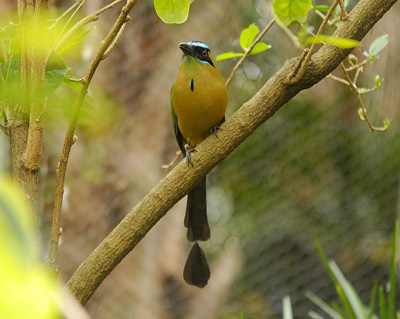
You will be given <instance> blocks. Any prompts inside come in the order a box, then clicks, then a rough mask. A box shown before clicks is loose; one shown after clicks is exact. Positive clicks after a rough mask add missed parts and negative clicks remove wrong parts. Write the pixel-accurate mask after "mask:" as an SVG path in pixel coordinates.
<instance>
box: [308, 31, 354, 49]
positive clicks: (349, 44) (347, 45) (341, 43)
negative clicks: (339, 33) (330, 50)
mask: <svg viewBox="0 0 400 319" xmlns="http://www.w3.org/2000/svg"><path fill="white" fill-rule="evenodd" d="M326 42H329V43H332V44H334V45H336V46H337V47H338V48H341V49H351V48H355V47H356V46H358V45H359V44H360V42H359V41H357V40H353V39H345V38H335V37H331V36H329V35H324V34H321V35H317V36H314V37H308V38H307V39H306V40H305V43H306V44H310V43H326Z"/></svg>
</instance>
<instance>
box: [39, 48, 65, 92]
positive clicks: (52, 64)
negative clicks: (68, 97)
mask: <svg viewBox="0 0 400 319" xmlns="http://www.w3.org/2000/svg"><path fill="white" fill-rule="evenodd" d="M67 71H68V69H67V65H66V64H65V61H64V59H63V58H62V56H61V55H60V54H59V53H57V52H53V53H52V54H51V56H50V58H49V61H48V63H47V66H46V80H45V89H46V96H48V95H50V94H51V93H53V92H54V91H55V90H56V89H57V88H58V87H59V86H60V85H61V83H62V81H63V79H64V75H65V74H66V73H67Z"/></svg>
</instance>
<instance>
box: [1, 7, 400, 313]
mask: <svg viewBox="0 0 400 319" xmlns="http://www.w3.org/2000/svg"><path fill="white" fill-rule="evenodd" d="M1 1H2V7H3V8H6V9H10V10H12V9H13V8H14V7H15V5H16V4H15V3H14V1H11V0H1ZM105 3H106V2H105V1H88V2H87V4H86V5H85V7H84V8H85V14H89V13H92V12H94V11H96V10H98V9H99V8H100V7H101V6H102V5H104V4H105ZM356 3H357V1H354V0H353V1H350V5H349V6H350V8H351V7H353V6H354V5H355V4H356ZM71 4H72V1H58V0H57V1H55V2H53V8H55V7H57V8H58V9H59V10H63V9H65V8H67V7H69V6H70V5H71ZM313 4H314V5H317V4H318V5H321V4H326V5H330V4H331V1H325V0H319V1H313ZM52 10H53V11H52V12H51V14H52V15H53V16H57V14H58V15H59V13H57V12H56V11H55V9H52ZM82 14H83V13H82ZM399 14H400V8H399V5H395V6H394V7H393V8H392V10H391V11H390V12H389V13H388V14H387V15H385V16H384V18H383V20H382V21H380V22H379V23H378V24H377V25H376V26H375V27H374V28H373V30H372V31H371V32H370V33H369V35H368V36H367V37H366V38H364V39H363V41H362V46H361V49H368V47H369V45H370V44H371V43H372V41H373V40H374V39H376V38H377V37H379V36H381V35H383V34H389V36H390V42H389V45H388V47H387V48H386V49H384V50H383V51H382V52H381V54H380V57H379V59H377V60H375V61H374V62H373V63H371V64H368V65H367V66H366V67H365V68H364V72H363V73H362V74H361V75H360V80H359V82H358V84H359V86H361V87H368V88H372V87H374V85H375V80H374V79H375V75H376V74H379V75H380V76H381V78H382V79H383V84H382V87H381V88H379V89H378V90H377V91H375V92H374V93H371V94H368V95H364V96H363V98H364V103H365V106H366V108H367V110H368V113H367V114H368V117H369V119H370V120H371V122H372V123H373V124H374V125H376V126H383V120H386V119H391V120H392V123H391V126H390V128H389V130H388V131H387V132H385V133H380V132H375V133H371V131H370V129H369V127H368V125H367V124H366V122H363V121H361V120H360V118H359V116H358V113H357V110H358V105H357V97H356V96H355V95H354V94H353V93H352V92H351V90H350V89H349V87H347V86H345V85H344V84H342V83H339V82H336V81H334V80H332V79H325V80H324V81H322V82H321V83H319V84H317V85H315V86H314V87H313V88H311V89H309V90H307V91H305V92H302V93H300V94H299V95H298V96H296V97H295V98H294V99H293V100H292V101H290V102H289V103H288V104H287V105H285V106H284V107H283V108H282V109H281V110H279V111H278V112H277V113H276V114H275V115H274V116H273V117H272V118H271V119H270V120H268V121H267V122H266V123H265V124H264V125H262V126H261V127H260V128H259V129H258V130H257V131H256V132H255V133H254V134H253V135H252V136H251V137H250V138H248V139H247V140H246V141H245V142H244V143H242V144H241V145H240V146H239V147H238V148H237V149H236V150H235V151H234V152H233V153H232V154H231V155H230V156H229V157H228V158H227V159H226V160H224V161H223V162H222V163H221V164H220V165H219V166H218V167H217V168H216V169H214V171H213V172H212V173H211V174H210V175H209V177H208V199H207V200H208V203H207V204H208V212H209V220H210V223H211V224H210V226H211V232H212V236H211V240H210V241H209V242H207V243H204V244H202V247H203V249H204V250H205V252H206V255H207V256H208V259H209V262H210V266H211V279H210V281H209V284H208V286H207V287H206V288H204V289H197V288H194V287H191V286H188V285H186V284H185V283H184V281H183V278H182V272H183V266H184V263H185V260H186V257H187V254H188V252H189V249H190V245H189V244H188V243H187V241H186V238H185V236H186V231H185V228H184V226H183V216H184V210H185V205H186V198H185V199H183V200H182V201H181V202H179V203H178V204H177V205H175V207H174V208H173V209H172V210H171V211H170V212H169V213H168V214H167V215H166V216H165V218H163V219H162V220H161V221H160V222H159V223H158V224H157V225H156V226H155V227H154V228H153V229H152V230H151V231H150V233H149V234H148V235H147V236H146V237H145V238H144V239H143V240H142V241H141V242H140V243H139V245H138V246H137V247H136V248H135V249H134V250H133V251H132V252H131V253H130V254H129V255H128V256H127V258H125V259H124V260H123V261H122V262H121V264H120V265H118V266H117V268H116V269H115V270H114V271H113V272H112V273H111V275H110V276H109V277H108V278H107V279H106V280H105V281H104V282H103V284H102V285H101V286H100V288H99V289H98V290H97V291H96V293H95V294H94V296H93V297H92V298H91V300H90V301H89V302H88V304H87V309H88V311H89V313H90V315H91V316H92V318H97V319H108V318H110V319H111V318H121V319H123V318H144V319H146V318H149V319H152V318H159V319H181V318H182V319H184V318H210V319H211V318H222V319H228V318H229V319H231V318H232V319H233V318H251V319H257V318H281V317H282V298H283V296H284V295H285V294H289V295H290V297H291V300H292V305H293V312H294V315H295V317H296V318H305V317H306V314H307V311H308V310H310V309H313V310H316V309H315V308H316V306H315V305H313V304H312V303H311V302H310V301H309V300H308V299H307V298H306V297H305V293H306V292H307V291H312V292H314V293H315V294H317V295H318V296H319V297H321V298H322V299H324V300H325V301H335V290H334V287H333V285H332V284H331V282H330V280H329V277H328V275H327V274H326V272H325V271H324V268H323V266H322V263H321V261H320V260H319V258H318V255H317V253H316V250H315V244H316V243H317V242H318V243H320V244H321V246H322V247H323V249H324V251H325V253H326V254H327V255H328V256H329V257H330V258H333V259H334V260H335V261H336V262H337V264H338V265H339V267H340V268H341V269H342V271H343V272H344V274H345V276H346V277H347V278H348V279H349V280H350V281H351V282H352V283H353V284H354V286H355V288H356V290H357V291H358V292H359V293H360V295H361V297H362V298H363V300H364V301H365V302H367V301H368V298H369V294H370V291H371V287H372V284H373V282H374V281H378V282H379V283H381V284H383V285H385V284H386V283H387V281H388V273H389V260H390V247H391V239H392V235H393V228H394V223H395V220H396V219H398V218H399V204H400V196H399V195H400V191H399V177H400V174H399V173H400V171H399V169H400V143H399V141H400V140H399V138H400V125H399V119H400V112H399V108H398V101H399V100H400V90H399V89H398V86H399V77H398V71H397V70H399V68H400V59H399V57H398V52H399V51H400V44H399V41H397V39H399V36H400V35H399V30H400V21H399V19H397V17H398V16H399ZM117 15H118V8H115V9H114V10H111V11H110V12H107V13H105V14H103V15H102V16H101V17H100V20H99V21H98V22H96V23H94V24H93V25H90V26H89V27H93V26H94V27H95V28H94V29H93V30H91V31H90V33H89V34H88V36H87V37H86V39H85V40H84V41H83V43H82V44H81V45H80V47H79V48H78V49H76V50H74V51H71V52H70V53H69V54H67V56H65V59H66V61H67V64H68V66H69V67H71V70H70V71H69V73H68V74H69V75H73V76H78V77H81V76H83V75H84V73H85V72H86V69H87V66H88V63H89V62H90V59H91V58H92V56H93V54H94V52H95V51H96V50H97V47H98V45H99V43H100V41H101V40H102V39H103V37H104V36H105V34H106V32H108V30H109V28H110V27H111V25H112V24H113V21H114V20H115V18H116V16H117ZM130 16H131V21H130V22H129V23H128V25H127V27H126V29H125V32H124V34H123V36H122V38H121V39H120V41H119V43H118V45H117V47H116V48H115V50H114V51H113V52H112V54H111V55H110V56H109V58H107V59H106V60H105V61H104V62H103V63H101V65H100V67H99V69H98V71H97V72H96V74H95V77H94V80H93V84H92V85H91V88H90V92H89V95H88V97H87V99H86V102H85V106H84V108H83V109H82V113H81V117H80V121H79V125H78V129H77V132H76V134H77V136H78V142H77V143H75V144H74V146H73V148H72V152H71V157H70V163H69V166H68V170H67V181H66V192H65V201H64V207H63V220H62V227H63V234H62V237H61V247H60V256H59V265H60V269H61V277H62V279H63V280H65V281H67V280H68V279H69V277H70V276H71V275H72V274H73V272H74V271H75V270H76V268H77V267H78V265H79V264H80V263H81V262H82V261H83V260H84V259H85V258H86V257H87V256H88V255H89V254H90V253H91V252H92V251H93V249H95V248H96V246H97V245H98V244H99V243H100V242H101V241H102V240H103V238H104V237H105V236H106V235H107V234H108V233H109V232H110V231H111V230H112V229H113V228H114V227H115V226H116V225H117V224H118V222H119V221H120V220H121V219H122V218H123V217H124V216H125V215H126V214H127V213H128V212H129V210H130V209H131V208H132V207H133V206H134V205H135V204H136V203H138V202H139V201H140V199H141V198H142V197H143V196H144V195H145V194H147V192H148V191H149V190H150V189H151V188H152V187H153V186H154V185H156V184H157V182H158V181H159V180H160V179H161V178H162V177H163V176H165V174H166V173H167V172H166V171H164V170H163V169H162V168H161V166H162V165H163V164H166V163H169V162H170V161H171V160H172V159H173V158H174V156H175V152H176V151H177V150H178V147H177V145H176V141H175V137H174V135H173V129H172V123H171V117H170V105H169V93H170V88H171V86H172V84H173V82H174V80H175V78H176V75H177V73H178V70H179V67H180V64H181V57H182V52H181V51H180V50H179V48H178V43H179V42H183V41H190V40H199V41H203V42H205V43H207V44H208V45H209V46H210V47H211V51H212V53H213V56H214V57H215V56H217V55H218V54H220V53H223V52H227V51H234V52H240V46H239V42H238V38H239V35H240V32H241V30H242V29H244V28H246V27H247V26H248V25H249V24H251V23H255V24H256V25H257V26H258V27H259V28H260V29H261V30H262V29H263V28H264V27H265V26H266V25H267V24H268V23H269V21H270V20H271V14H270V12H269V11H268V9H267V5H266V3H265V1H264V0H250V1H242V0H218V1H211V0H197V1H194V2H193V4H192V6H191V9H190V14H189V19H188V21H187V22H186V23H184V24H182V25H166V24H164V23H163V22H162V21H161V20H160V19H159V18H158V17H157V15H156V14H155V10H154V7H153V1H150V0H139V1H138V3H137V5H136V6H135V7H134V9H133V11H132V13H131V15H130ZM2 22H3V21H2ZM6 22H7V21H6ZM308 23H309V25H311V26H314V29H315V28H317V27H318V26H319V24H320V23H321V18H319V17H318V16H317V15H315V14H313V13H310V14H309V21H308ZM291 30H292V31H293V32H294V33H297V32H298V31H299V28H298V27H296V26H294V27H291ZM332 30H333V29H328V30H327V33H329V32H332ZM263 41H265V42H267V43H268V44H270V45H272V49H271V50H269V51H267V52H264V53H261V54H259V55H255V56H251V57H250V58H248V59H247V61H246V62H245V63H244V65H243V66H242V67H241V68H240V69H239V71H238V72H237V74H236V75H235V77H234V79H233V81H232V83H231V84H230V86H229V88H228V94H229V104H228V111H227V119H229V117H230V116H231V115H232V114H233V113H234V112H235V111H236V110H237V109H238V108H239V107H240V106H241V105H242V104H243V103H244V102H246V101H247V100H248V99H249V98H250V97H251V96H252V95H254V94H255V93H256V92H257V91H258V90H259V89H260V88H261V87H262V85H263V84H264V83H265V82H266V80H267V79H268V78H269V77H270V76H271V75H272V74H274V72H276V71H277V70H279V69H280V68H281V66H282V65H283V63H284V61H285V60H287V59H289V58H292V57H295V56H299V55H300V51H299V50H298V49H296V48H295V47H294V45H293V43H292V42H291V40H290V39H289V38H288V37H287V36H286V34H285V33H284V32H283V31H282V30H281V29H279V28H278V27H277V26H276V25H274V26H273V27H272V28H271V30H270V31H269V32H268V33H267V35H266V36H265V37H264V38H263ZM353 53H354V54H355V55H356V56H357V57H358V58H359V60H360V61H361V60H362V59H363V58H364V56H363V55H362V52H361V51H360V50H359V49H355V50H354V52H353ZM235 63H236V60H225V61H221V62H219V63H218V66H219V68H220V69H221V72H222V74H223V76H224V78H225V79H226V78H227V77H228V76H229V74H230V72H231V70H232V68H233V66H234V65H235ZM334 74H335V75H337V76H340V77H343V74H342V73H341V70H340V69H338V70H336V71H335V72H334ZM75 96H76V92H75V91H74V90H72V89H71V88H70V87H67V86H62V87H60V88H59V89H58V90H57V91H56V92H55V93H54V94H52V95H51V96H50V97H49V98H48V101H47V108H46V128H45V139H46V140H45V149H44V154H43V160H42V168H41V183H42V184H41V192H42V194H41V195H42V203H41V204H42V211H43V214H44V215H43V216H44V217H43V221H42V229H43V234H44V235H43V241H44V243H45V246H46V245H47V244H46V243H48V237H49V228H50V223H51V214H52V208H53V198H54V185H55V172H56V169H57V162H58V160H59V157H60V152H61V148H62V143H63V139H64V133H65V129H66V126H67V120H68V116H69V115H70V112H71V108H72V105H73V103H74V98H75ZM221 134H223V132H222V133H221ZM0 169H1V170H2V171H8V172H10V160H9V146H8V141H7V138H6V136H4V135H3V134H1V135H0Z"/></svg>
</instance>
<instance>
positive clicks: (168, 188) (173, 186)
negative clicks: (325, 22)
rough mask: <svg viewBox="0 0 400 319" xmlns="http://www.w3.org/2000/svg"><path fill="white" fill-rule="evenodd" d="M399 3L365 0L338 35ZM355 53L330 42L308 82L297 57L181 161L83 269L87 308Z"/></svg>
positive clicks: (354, 31) (358, 34)
mask: <svg viewBox="0 0 400 319" xmlns="http://www.w3.org/2000/svg"><path fill="white" fill-rule="evenodd" d="M396 2H397V0H379V1H378V0H360V1H359V3H358V4H357V6H356V7H355V8H354V9H353V10H352V12H351V13H350V14H349V16H348V20H346V21H344V22H343V23H342V24H341V25H340V27H339V28H338V29H337V30H336V32H335V34H334V36H336V37H342V38H350V39H355V40H361V39H362V38H363V37H364V36H365V35H366V34H367V33H368V31H369V30H370V29H371V28H372V27H373V26H374V24H375V23H376V22H377V21H379V20H380V19H381V18H382V17H383V15H384V14H385V13H386V12H387V11H388V10H389V9H390V8H391V7H392V6H393V5H394V4H395V3H396ZM350 52H351V49H346V50H344V49H339V48H337V47H335V46H334V45H333V44H330V43H327V44H325V45H324V46H323V47H321V49H320V50H319V51H317V52H316V53H315V54H314V55H313V57H312V58H311V60H310V63H309V65H308V68H307V70H306V72H305V73H304V75H303V77H302V79H301V80H300V81H298V82H296V83H293V84H290V83H289V82H288V80H287V79H288V76H289V74H290V73H291V72H292V70H293V68H294V67H295V65H296V62H297V59H292V60H289V61H287V62H286V63H285V65H284V66H283V67H282V68H281V69H280V70H279V71H278V72H277V73H275V74H274V75H273V76H272V77H271V78H270V79H269V80H268V81H267V83H266V84H265V85H264V86H263V87H262V88H261V89H260V91H258V92H257V93H256V94H255V95H254V96H253V97H252V98H251V99H250V100H249V101H248V102H246V103H245V104H243V105H242V107H241V108H240V109H239V110H238V111H237V112H236V113H235V114H234V115H233V116H232V117H231V118H230V119H229V120H228V121H227V122H226V123H224V124H223V126H222V127H223V131H222V132H221V133H220V134H219V138H218V139H216V138H215V137H214V136H209V137H208V138H207V139H206V140H205V141H204V142H203V143H201V144H200V145H198V146H197V151H198V152H197V153H194V154H193V157H192V159H193V162H194V164H195V165H194V167H193V168H192V167H191V166H189V167H188V166H187V165H186V162H185V161H181V162H180V163H179V164H178V165H177V166H176V167H175V169H174V170H172V171H171V172H170V173H169V174H168V175H167V176H165V177H164V178H163V179H162V180H161V181H160V182H159V183H158V184H157V185H156V186H155V187H154V188H153V189H152V190H151V191H150V192H149V193H148V194H147V195H146V196H145V197H144V198H143V199H142V201H141V202H140V203H139V204H137V205H136V206H135V207H134V208H133V209H132V210H131V211H130V212H129V214H128V215H127V216H126V217H125V218H124V219H123V220H122V221H121V223H120V224H119V225H118V226H117V227H116V228H115V229H114V230H113V231H112V232H111V233H110V234H109V235H108V236H107V237H106V238H105V239H104V240H103V242H102V243H101V244H100V245H99V246H98V247H97V248H96V249H95V250H94V251H93V253H92V254H91V255H90V256H89V257H88V258H87V259H86V260H85V261H84V262H83V263H82V264H81V265H80V266H79V268H78V269H77V271H76V272H75V273H74V275H73V276H72V277H71V279H70V280H69V282H68V284H67V287H68V288H69V289H70V290H71V292H72V293H73V294H74V295H75V297H76V298H77V299H78V300H79V301H80V302H81V303H82V304H85V303H86V302H87V301H88V300H89V299H90V297H91V296H92V295H93V293H94V292H95V291H96V289H97V288H98V286H99V285H100V284H101V283H102V282H103V280H104V279H105V278H106V277H107V276H108V275H109V274H110V272H111V271H112V270H113V269H114V268H115V267H116V266H117V265H118V264H119V262H120V261H121V260H122V259H123V258H124V257H125V256H126V255H127V254H128V253H129V252H130V251H131V250H132V249H133V248H134V247H135V246H136V245H137V244H138V243H139V241H140V240H142V239H143V237H144V236H145V235H146V234H147V232H148V231H149V230H150V229H151V228H152V227H153V226H154V225H155V224H156V223H157V222H158V221H159V220H160V219H161V218H162V217H163V216H164V215H165V214H166V213H167V212H168V210H169V209H170V208H171V207H172V206H174V205H175V203H176V202H178V201H179V200H180V199H181V198H182V197H183V196H185V195H186V194H187V193H188V192H189V190H190V189H192V188H193V187H194V186H195V185H196V184H197V183H198V182H199V181H200V180H201V179H202V178H203V177H204V176H205V175H206V174H207V173H209V172H210V171H211V170H212V169H213V168H214V167H215V166H216V165H217V164H218V163H219V162H221V161H222V160H223V159H224V158H226V157H227V156H228V155H229V154H230V153H231V152H232V151H233V150H234V149H235V148H236V147H237V146H238V145H239V144H240V143H241V142H243V141H244V140H245V139H246V138H247V137H249V136H250V135H251V134H252V133H253V132H254V131H255V129H256V128H257V127H259V126H260V125H261V124H263V123H264V122H265V121H267V120H268V119H269V118H270V117H272V116H273V115H274V114H275V112H276V111H278V110H279V109H280V108H281V107H282V106H283V105H284V104H285V103H287V102H288V101H289V100H290V99H292V98H293V97H294V96H295V95H296V94H298V93H299V92H300V91H302V90H305V89H308V88H310V87H311V86H313V85H314V84H316V83H318V82H319V81H321V80H322V79H324V78H325V77H326V76H327V75H328V74H329V73H331V72H332V71H333V70H334V69H335V68H336V67H337V66H338V65H339V64H340V62H341V61H342V60H343V59H344V58H345V57H346V56H347V55H348V54H349V53H350Z"/></svg>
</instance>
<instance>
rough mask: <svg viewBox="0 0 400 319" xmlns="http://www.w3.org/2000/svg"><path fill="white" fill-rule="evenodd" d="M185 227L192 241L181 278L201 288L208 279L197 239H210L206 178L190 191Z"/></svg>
mask: <svg viewBox="0 0 400 319" xmlns="http://www.w3.org/2000/svg"><path fill="white" fill-rule="evenodd" d="M185 227H186V228H187V229H188V230H187V239H188V240H189V241H194V242H195V243H194V245H193V247H192V249H191V250H190V253H189V256H188V259H187V261H186V264H185V268H184V271H183V278H184V279H185V281H186V282H187V283H188V284H189V285H193V286H196V287H199V288H203V287H205V286H206V285H207V283H208V280H209V279H210V267H209V266H208V263H207V259H206V256H205V254H204V251H203V250H202V249H201V248H200V246H199V244H198V243H197V241H199V240H201V241H206V240H208V239H210V226H209V225H208V219H207V196H206V178H204V179H203V180H201V182H200V183H199V184H198V185H197V186H196V187H195V188H193V190H191V191H190V193H189V195H188V200H187V206H186V215H185Z"/></svg>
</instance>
